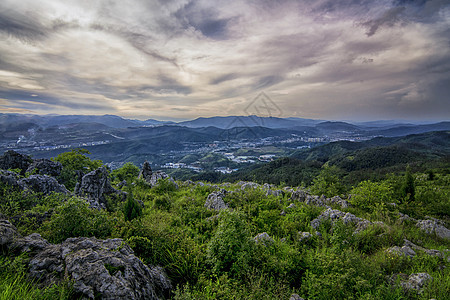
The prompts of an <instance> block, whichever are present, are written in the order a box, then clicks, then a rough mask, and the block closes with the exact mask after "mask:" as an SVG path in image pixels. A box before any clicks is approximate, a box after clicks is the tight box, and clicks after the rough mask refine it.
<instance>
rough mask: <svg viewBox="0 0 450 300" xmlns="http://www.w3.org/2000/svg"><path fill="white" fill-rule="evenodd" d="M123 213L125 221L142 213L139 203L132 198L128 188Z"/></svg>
mask: <svg viewBox="0 0 450 300" xmlns="http://www.w3.org/2000/svg"><path fill="white" fill-rule="evenodd" d="M123 214H124V216H125V220H126V221H131V220H133V219H135V218H137V217H139V216H141V215H142V207H141V205H140V204H139V203H138V202H137V201H136V200H134V199H133V193H132V192H131V189H128V195H127V201H126V202H125V205H124V207H123Z"/></svg>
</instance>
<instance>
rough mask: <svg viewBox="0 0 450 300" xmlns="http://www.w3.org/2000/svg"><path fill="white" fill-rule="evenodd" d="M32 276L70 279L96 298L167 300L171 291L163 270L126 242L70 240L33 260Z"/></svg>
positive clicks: (45, 279) (49, 280) (78, 289)
mask: <svg viewBox="0 0 450 300" xmlns="http://www.w3.org/2000/svg"><path fill="white" fill-rule="evenodd" d="M30 275H31V277H32V278H35V279H37V280H39V281H43V282H45V283H47V284H50V283H53V282H57V281H58V280H60V279H62V278H64V277H68V278H71V279H73V280H74V281H75V284H74V290H75V292H76V293H80V294H82V295H83V296H84V297H87V298H89V299H94V297H95V296H96V295H99V294H100V295H101V297H102V298H103V299H163V298H164V295H165V294H167V293H168V291H169V290H170V288H171V284H170V281H169V280H168V279H167V277H166V276H165V274H164V273H163V271H162V269H161V268H159V267H153V268H149V267H148V266H146V265H145V264H144V263H143V262H142V261H141V260H139V259H138V258H137V257H136V256H135V255H134V252H133V250H132V249H131V248H130V247H129V246H128V245H126V244H124V241H123V240H122V239H109V240H98V239H96V238H69V239H67V240H66V241H64V242H63V243H61V244H58V245H50V246H48V247H46V248H45V249H44V250H43V251H42V252H40V253H39V254H38V255H36V256H35V257H34V258H33V259H32V260H31V261H30Z"/></svg>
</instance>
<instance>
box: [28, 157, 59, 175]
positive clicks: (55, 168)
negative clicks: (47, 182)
mask: <svg viewBox="0 0 450 300" xmlns="http://www.w3.org/2000/svg"><path fill="white" fill-rule="evenodd" d="M61 171H62V164H61V163H60V162H56V161H52V160H50V159H46V158H42V159H35V160H34V161H33V162H32V163H31V164H30V166H29V167H28V169H27V172H28V173H33V172H35V173H36V174H40V175H49V176H53V177H57V176H59V175H60V174H61Z"/></svg>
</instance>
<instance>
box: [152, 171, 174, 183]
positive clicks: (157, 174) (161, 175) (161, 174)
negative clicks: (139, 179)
mask: <svg viewBox="0 0 450 300" xmlns="http://www.w3.org/2000/svg"><path fill="white" fill-rule="evenodd" d="M166 178H169V175H167V174H166V173H165V172H163V171H156V172H154V173H153V174H152V175H151V177H150V180H147V182H148V183H150V185H151V186H155V185H157V184H158V181H159V180H161V179H166ZM172 180H173V179H172Z"/></svg>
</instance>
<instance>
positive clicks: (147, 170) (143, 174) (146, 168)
mask: <svg viewBox="0 0 450 300" xmlns="http://www.w3.org/2000/svg"><path fill="white" fill-rule="evenodd" d="M152 174H153V171H152V167H150V163H149V162H148V161H145V162H144V164H143V165H142V170H141V171H140V172H139V178H140V179H143V180H145V181H147V182H150V180H151V178H152Z"/></svg>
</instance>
